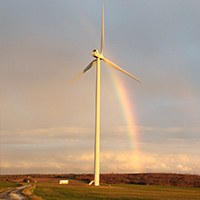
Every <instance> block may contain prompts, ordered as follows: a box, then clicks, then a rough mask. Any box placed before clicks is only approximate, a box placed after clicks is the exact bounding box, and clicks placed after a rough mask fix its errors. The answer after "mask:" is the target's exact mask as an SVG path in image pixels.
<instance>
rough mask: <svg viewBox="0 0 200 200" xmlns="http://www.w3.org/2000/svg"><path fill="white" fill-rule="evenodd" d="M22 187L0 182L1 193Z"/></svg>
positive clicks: (16, 184)
mask: <svg viewBox="0 0 200 200" xmlns="http://www.w3.org/2000/svg"><path fill="white" fill-rule="evenodd" d="M19 186H21V185H20V184H18V183H2V182H0V192H3V191H5V190H9V189H12V188H15V187H19Z"/></svg>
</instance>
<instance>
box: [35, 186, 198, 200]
mask: <svg viewBox="0 0 200 200" xmlns="http://www.w3.org/2000/svg"><path fill="white" fill-rule="evenodd" d="M34 194H35V195H37V196H40V197H42V198H43V199H44V200H59V199H61V200H65V199H69V200H78V199H86V200H109V199H110V200H119V199H123V200H197V199H199V200H200V188H198V189H196V188H179V187H163V186H141V185H112V186H106V185H104V186H102V187H93V186H84V185H82V186H80V185H79V186H77V185H76V186H73V185H65V186H64V185H57V186H56V185H50V184H48V185H47V184H39V185H37V186H36V188H35V191H34Z"/></svg>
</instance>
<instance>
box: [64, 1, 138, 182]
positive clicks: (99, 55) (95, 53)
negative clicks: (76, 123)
mask: <svg viewBox="0 0 200 200" xmlns="http://www.w3.org/2000/svg"><path fill="white" fill-rule="evenodd" d="M103 49H104V5H103V4H102V33H101V53H99V52H98V50H97V49H95V50H93V51H92V56H93V57H95V59H94V60H93V61H92V62H91V63H90V64H89V65H88V66H87V67H86V68H85V69H84V70H83V71H82V72H81V73H80V74H79V75H78V76H76V77H75V78H74V79H73V80H72V81H71V82H69V83H68V84H67V85H66V86H68V85H69V84H70V83H72V82H73V81H74V80H76V79H77V78H79V77H80V76H81V75H82V74H84V73H85V72H87V71H88V70H89V69H90V68H92V67H93V66H94V65H95V64H97V69H96V124H95V149H94V151H95V152H94V185H95V186H99V152H100V151H99V150H100V145H99V143H100V141H99V140H100V60H103V61H104V62H105V63H106V64H107V65H109V66H110V67H113V68H115V69H117V70H119V71H121V72H123V73H124V74H126V75H128V76H130V77H131V78H133V79H135V80H136V81H138V82H140V81H139V80H138V79H137V78H135V77H134V76H132V75H131V74H129V73H128V72H126V71H125V70H123V69H122V68H120V67H119V66H117V65H116V64H114V63H113V62H111V61H110V60H108V59H106V58H105V57H104V56H103Z"/></svg>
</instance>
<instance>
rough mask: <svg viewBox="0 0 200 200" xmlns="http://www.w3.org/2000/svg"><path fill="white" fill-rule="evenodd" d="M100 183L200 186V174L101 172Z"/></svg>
mask: <svg viewBox="0 0 200 200" xmlns="http://www.w3.org/2000/svg"><path fill="white" fill-rule="evenodd" d="M93 177H94V175H93V174H21V175H1V176H0V182H5V181H10V182H17V181H24V180H27V178H28V179H30V180H31V178H33V179H35V178H38V179H39V178H57V179H61V178H65V179H75V180H81V181H85V182H87V183H89V182H90V181H91V180H93ZM100 183H107V184H137V185H162V186H178V187H195V188H200V176H199V175H190V174H173V173H139V174H114V173H111V174H101V175H100Z"/></svg>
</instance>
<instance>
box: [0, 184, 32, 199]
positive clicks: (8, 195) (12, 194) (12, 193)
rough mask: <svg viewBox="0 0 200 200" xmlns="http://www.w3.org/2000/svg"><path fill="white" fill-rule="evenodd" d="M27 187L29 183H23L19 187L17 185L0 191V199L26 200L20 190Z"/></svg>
mask: <svg viewBox="0 0 200 200" xmlns="http://www.w3.org/2000/svg"><path fill="white" fill-rule="evenodd" d="M27 187H30V185H25V186H21V187H17V188H14V189H11V190H8V191H5V192H2V193H0V200H1V199H7V200H8V199H9V200H14V199H15V200H26V198H25V197H23V196H22V195H21V191H22V190H23V189H25V188H27Z"/></svg>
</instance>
